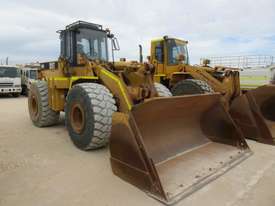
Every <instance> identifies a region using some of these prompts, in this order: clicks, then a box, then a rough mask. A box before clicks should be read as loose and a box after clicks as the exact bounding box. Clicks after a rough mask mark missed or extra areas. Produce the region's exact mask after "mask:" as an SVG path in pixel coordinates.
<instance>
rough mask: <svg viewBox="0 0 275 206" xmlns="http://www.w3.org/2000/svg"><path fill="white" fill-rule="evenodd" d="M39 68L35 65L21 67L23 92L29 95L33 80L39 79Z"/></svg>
mask: <svg viewBox="0 0 275 206" xmlns="http://www.w3.org/2000/svg"><path fill="white" fill-rule="evenodd" d="M37 78H38V68H35V67H23V68H22V69H21V83H22V94H23V95H25V96H28V92H29V89H30V86H31V84H32V83H33V82H35V81H37Z"/></svg>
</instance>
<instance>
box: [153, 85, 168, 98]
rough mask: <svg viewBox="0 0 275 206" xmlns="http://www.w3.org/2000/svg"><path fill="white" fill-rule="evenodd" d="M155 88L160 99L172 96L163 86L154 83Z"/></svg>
mask: <svg viewBox="0 0 275 206" xmlns="http://www.w3.org/2000/svg"><path fill="white" fill-rule="evenodd" d="M155 88H156V90H157V93H158V95H159V96H160V97H171V96H172V93H171V92H170V91H169V89H168V88H167V87H166V86H164V85H163V84H160V83H157V82H155Z"/></svg>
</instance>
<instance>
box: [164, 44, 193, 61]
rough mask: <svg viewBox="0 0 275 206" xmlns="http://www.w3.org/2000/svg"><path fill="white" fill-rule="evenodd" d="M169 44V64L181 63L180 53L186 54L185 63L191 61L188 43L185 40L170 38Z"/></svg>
mask: <svg viewBox="0 0 275 206" xmlns="http://www.w3.org/2000/svg"><path fill="white" fill-rule="evenodd" d="M167 46H168V64H170V65H171V64H179V62H178V57H179V56H180V55H183V56H185V59H184V61H183V63H184V64H188V63H189V59H188V50H187V45H186V43H184V42H179V41H176V40H174V39H169V40H168V42H167Z"/></svg>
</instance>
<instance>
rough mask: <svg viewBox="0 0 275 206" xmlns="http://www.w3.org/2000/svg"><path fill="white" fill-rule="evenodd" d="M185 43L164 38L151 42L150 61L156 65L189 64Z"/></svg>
mask: <svg viewBox="0 0 275 206" xmlns="http://www.w3.org/2000/svg"><path fill="white" fill-rule="evenodd" d="M187 43H188V42H187V41H184V40H179V39H175V38H168V37H167V36H164V37H163V38H161V39H158V40H153V41H152V47H151V49H152V51H151V53H152V54H154V55H153V56H152V57H151V59H152V60H155V61H157V63H158V64H164V65H167V66H175V65H178V64H189V56H188V49H187Z"/></svg>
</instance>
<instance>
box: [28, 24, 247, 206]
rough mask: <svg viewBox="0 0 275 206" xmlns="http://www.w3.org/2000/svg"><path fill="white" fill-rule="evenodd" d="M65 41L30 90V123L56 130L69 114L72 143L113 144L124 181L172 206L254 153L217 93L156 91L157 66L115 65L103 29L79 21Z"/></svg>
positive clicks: (161, 88)
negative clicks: (62, 115) (173, 94)
mask: <svg viewBox="0 0 275 206" xmlns="http://www.w3.org/2000/svg"><path fill="white" fill-rule="evenodd" d="M60 39H61V55H60V58H59V60H58V61H53V62H47V63H42V64H41V69H40V77H41V80H40V81H38V82H37V83H34V84H32V86H31V89H30V93H29V97H28V105H29V114H30V118H31V120H32V121H33V123H34V125H36V126H38V127H45V126H51V125H54V124H56V123H57V122H58V119H59V114H60V112H65V123H66V127H67V130H68V132H69V136H70V138H71V140H72V142H73V143H74V144H75V145H76V146H77V147H78V148H80V149H82V150H89V149H97V148H100V147H104V146H106V144H107V143H108V142H109V147H110V153H111V165H112V170H113V172H114V174H116V175H117V176H119V177H121V178H122V179H124V180H125V181H127V182H129V183H131V184H133V185H135V186H137V187H138V188H140V189H142V190H144V191H146V192H147V193H148V194H149V195H151V196H152V197H154V198H156V199H158V200H160V201H162V202H164V203H166V204H170V203H174V202H176V201H178V200H180V199H181V198H183V197H185V196H186V195H188V194H190V193H192V192H194V191H195V190H197V189H199V188H200V187H202V186H203V185H205V184H207V183H208V182H210V181H212V180H214V179H215V178H217V177H218V176H220V175H221V174H223V173H224V172H225V171H227V170H228V169H230V168H231V167H233V166H235V165H236V164H238V163H240V162H241V161H242V160H244V159H245V158H247V157H248V156H249V155H250V154H251V151H250V149H249V147H248V145H247V143H246V141H245V139H244V137H243V136H242V133H241V132H240V130H238V128H237V127H236V125H235V124H234V122H233V121H232V119H231V118H230V115H229V114H228V113H227V111H226V110H225V108H224V106H223V104H222V103H221V98H220V95H219V94H217V93H216V94H201V95H189V96H184V97H171V93H170V92H169V90H168V89H167V88H166V87H164V86H163V85H161V84H158V83H155V84H154V81H153V76H154V67H153V65H151V64H140V63H137V62H117V63H114V62H109V61H108V47H107V42H108V41H111V43H112V48H113V49H116V48H118V47H117V43H116V42H117V41H116V39H115V37H114V35H113V34H111V33H110V31H109V30H104V29H103V28H102V26H101V25H97V24H92V23H87V22H82V21H79V22H75V23H73V24H71V25H68V26H67V27H66V29H64V30H62V31H60ZM112 52H113V51H112ZM91 181H92V180H91Z"/></svg>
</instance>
